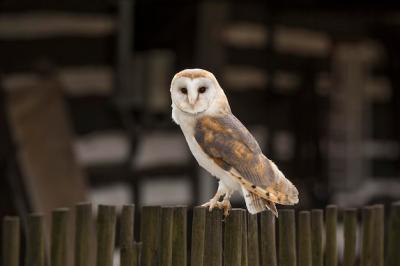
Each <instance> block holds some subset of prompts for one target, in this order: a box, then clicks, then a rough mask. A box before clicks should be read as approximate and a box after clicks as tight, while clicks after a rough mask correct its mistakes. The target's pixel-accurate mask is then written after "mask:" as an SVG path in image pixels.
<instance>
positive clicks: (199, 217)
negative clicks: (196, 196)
mask: <svg viewBox="0 0 400 266" xmlns="http://www.w3.org/2000/svg"><path fill="white" fill-rule="evenodd" d="M206 211H207V208H205V207H195V208H194V209H193V221H192V250H191V263H190V265H192V266H203V257H204V249H205V247H204V246H205V243H204V241H205V228H206Z"/></svg>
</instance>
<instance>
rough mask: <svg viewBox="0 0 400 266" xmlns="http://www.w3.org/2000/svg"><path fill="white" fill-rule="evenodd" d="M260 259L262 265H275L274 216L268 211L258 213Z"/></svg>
mask: <svg viewBox="0 0 400 266" xmlns="http://www.w3.org/2000/svg"><path fill="white" fill-rule="evenodd" d="M260 241H261V242H260V249H261V254H260V260H261V265H262V266H277V265H278V264H277V259H276V240H275V216H274V215H273V214H272V212H270V211H265V212H262V213H261V214H260Z"/></svg>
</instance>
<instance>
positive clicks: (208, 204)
mask: <svg viewBox="0 0 400 266" xmlns="http://www.w3.org/2000/svg"><path fill="white" fill-rule="evenodd" d="M226 192H227V190H226V187H225V186H224V185H223V184H222V183H221V182H219V185H218V189H217V192H216V193H215V195H214V197H212V198H211V199H210V200H209V201H208V202H206V203H204V204H203V205H201V206H202V207H209V210H210V211H212V209H214V208H215V207H217V208H219V209H222V208H223V205H222V202H220V201H219V198H220V197H221V196H223V195H226Z"/></svg>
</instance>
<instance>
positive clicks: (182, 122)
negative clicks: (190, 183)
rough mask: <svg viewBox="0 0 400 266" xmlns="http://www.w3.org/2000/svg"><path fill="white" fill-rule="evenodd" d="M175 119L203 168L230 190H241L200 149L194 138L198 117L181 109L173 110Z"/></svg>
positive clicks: (233, 179)
mask: <svg viewBox="0 0 400 266" xmlns="http://www.w3.org/2000/svg"><path fill="white" fill-rule="evenodd" d="M172 112H173V117H174V119H176V120H177V121H176V122H177V123H178V124H179V126H180V127H181V129H182V132H183V135H184V136H185V139H186V142H187V144H188V146H189V149H190V151H191V152H192V154H193V156H194V157H195V158H196V160H197V162H198V163H199V165H200V166H201V167H203V168H204V169H206V170H207V171H208V172H209V173H210V174H211V175H213V176H215V177H217V178H218V179H220V180H221V181H222V182H223V183H224V184H225V185H226V186H227V187H228V188H230V189H231V190H233V191H235V190H238V189H239V188H240V185H239V184H238V183H237V182H236V179H235V178H233V177H232V176H231V174H230V173H229V172H227V171H225V170H224V169H222V168H221V167H219V166H218V165H217V164H216V163H215V162H214V161H213V160H212V159H211V158H210V157H209V156H208V155H207V154H206V153H205V152H204V151H203V150H202V148H201V147H200V145H199V144H198V143H197V141H196V139H195V137H194V135H195V134H194V133H195V132H194V130H195V125H196V117H195V116H193V115H188V114H185V113H183V112H181V111H180V110H179V109H176V108H173V111H172Z"/></svg>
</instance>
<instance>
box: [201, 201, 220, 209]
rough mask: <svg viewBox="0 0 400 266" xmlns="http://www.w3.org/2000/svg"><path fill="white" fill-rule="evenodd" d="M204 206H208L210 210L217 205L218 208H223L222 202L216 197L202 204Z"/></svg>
mask: <svg viewBox="0 0 400 266" xmlns="http://www.w3.org/2000/svg"><path fill="white" fill-rule="evenodd" d="M201 206H202V207H208V210H209V211H212V210H213V209H214V208H215V207H217V208H218V209H222V208H223V207H222V202H220V201H218V199H216V198H212V199H210V200H209V201H208V202H206V203H204V204H203V205H201Z"/></svg>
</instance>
